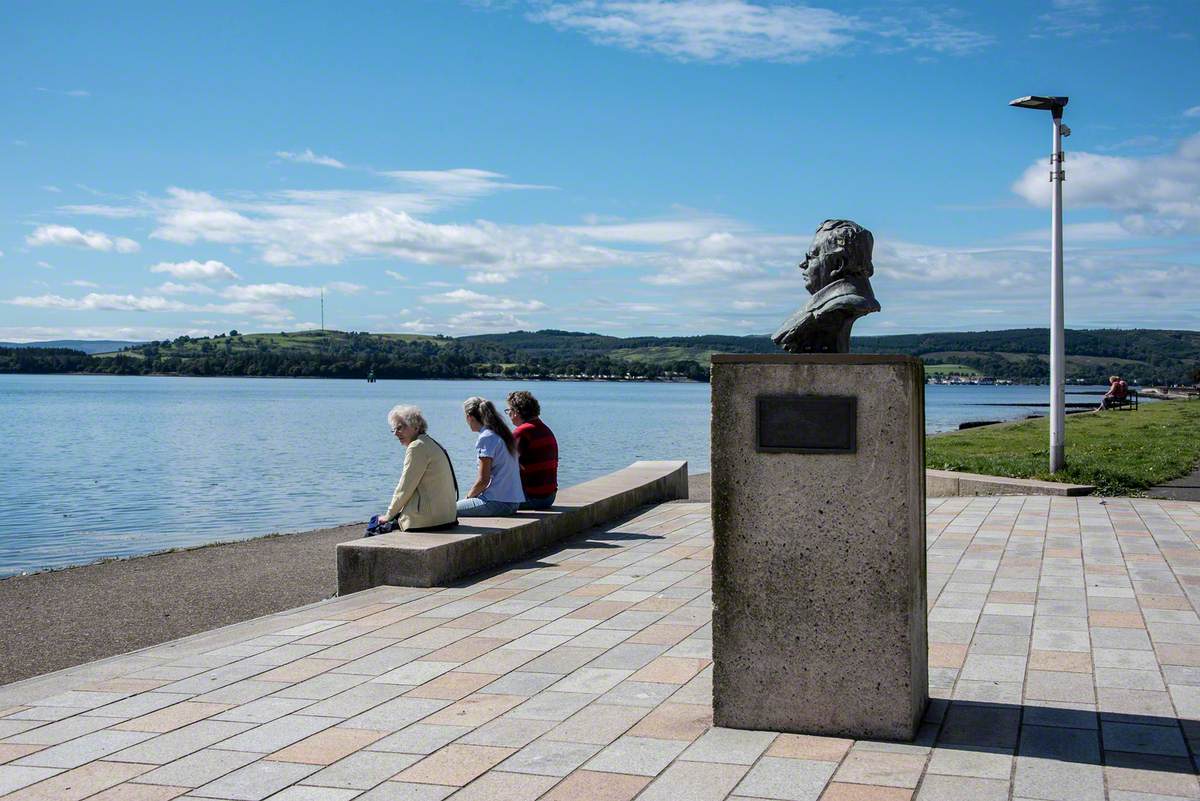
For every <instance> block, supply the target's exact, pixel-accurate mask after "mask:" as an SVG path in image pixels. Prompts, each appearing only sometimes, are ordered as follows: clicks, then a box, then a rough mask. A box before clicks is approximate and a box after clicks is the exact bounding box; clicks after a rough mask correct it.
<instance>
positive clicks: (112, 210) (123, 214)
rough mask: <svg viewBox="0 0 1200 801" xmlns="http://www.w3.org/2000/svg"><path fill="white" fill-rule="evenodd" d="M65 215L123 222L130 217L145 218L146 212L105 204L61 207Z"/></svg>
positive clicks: (59, 208) (130, 207)
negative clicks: (105, 218)
mask: <svg viewBox="0 0 1200 801" xmlns="http://www.w3.org/2000/svg"><path fill="white" fill-rule="evenodd" d="M58 210H59V211H61V212H62V213H64V214H79V215H83V216H85V217H107V218H108V219H111V220H122V219H128V218H130V217H142V216H145V213H146V212H145V210H144V209H139V208H136V207H134V206H111V205H108V204H105V203H79V204H70V205H66V206H59V207H58Z"/></svg>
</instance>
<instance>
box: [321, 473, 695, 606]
mask: <svg viewBox="0 0 1200 801" xmlns="http://www.w3.org/2000/svg"><path fill="white" fill-rule="evenodd" d="M687 496H688V477H687V462H634V463H633V464H632V465H630V466H629V467H626V468H624V469H622V470H618V471H617V472H615V473H609V474H608V475H606V476H601V477H600V478H597V479H594V480H592V481H586V482H584V483H583V484H577V485H576V486H574V487H567V488H566V489H562V490H559V492H558V498H557V500H556V501H555V503H554V508H553V509H551V510H549V511H545V512H518V513H517V515H516V516H515V517H470V518H462V519H461V521H460V522H459V525H457V526H455V527H454V528H452V529H449V530H447V531H431V532H421V531H411V532H410V531H397V532H393V533H391V534H381V535H379V536H377V537H366V538H363V539H360V540H353V541H351V542H343V543H341V544H340V545H338V547H337V563H338V594H339V595H349V594H350V593H352V592H359V591H360V590H367V589H370V588H371V587H378V586H380V585H381V584H388V585H392V586H398V587H436V586H441V585H445V584H448V583H450V582H452V581H454V580H455V579H458V578H461V577H463V576H467V575H470V574H472V573H478V572H480V571H482V570H487V569H489V568H493V567H498V566H499V565H503V564H505V563H507V562H514V561H517V560H519V559H523V558H525V557H526V556H528V555H529V554H531V553H533V552H535V551H537V550H539V549H541V548H545V547H547V546H549V545H552V544H554V543H556V542H558V541H559V540H562V539H565V538H567V537H570V536H572V535H574V534H578V533H580V532H582V531H586V530H587V529H589V528H591V527H592V526H595V525H597V524H599V523H603V522H604V521H606V520H611V519H613V518H615V517H618V516H620V515H622V514H625V513H626V512H629V511H631V510H633V509H636V508H638V507H639V506H644V505H646V504H650V503H658V502H661V501H670V500H676V499H683V498H687Z"/></svg>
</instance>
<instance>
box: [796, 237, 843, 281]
mask: <svg viewBox="0 0 1200 801" xmlns="http://www.w3.org/2000/svg"><path fill="white" fill-rule="evenodd" d="M836 248H837V244H836V243H834V242H832V241H830V237H829V234H828V233H826V234H818V235H817V236H816V237H814V238H813V243H812V247H811V248H809V251H808V254H807V255H806V256H805V257H804V265H803V267H802V269H803V270H804V288H805V289H807V290H808V291H809V293H810V294H811V293H813V292H817V291H819V290H822V289H824V288H825V287H826V286H828V285H829V283H830V280H831V279H830V274H831V273H832V272H833V271H834V270H835V269H836V268H837V267H838V265H839V264H840V260H839V258H838V257H833V258H831V256H832V255H833V254H832V251H834V250H836Z"/></svg>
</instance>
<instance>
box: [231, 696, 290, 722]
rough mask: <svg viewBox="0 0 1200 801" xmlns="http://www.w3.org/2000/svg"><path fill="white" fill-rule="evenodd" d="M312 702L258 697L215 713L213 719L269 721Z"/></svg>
mask: <svg viewBox="0 0 1200 801" xmlns="http://www.w3.org/2000/svg"><path fill="white" fill-rule="evenodd" d="M310 704H312V701H310V700H308V699H307V698H276V697H267V698H258V699H255V700H253V701H250V702H249V703H245V704H241V705H240V706H235V707H233V708H232V709H228V710H226V711H224V712H222V713H221V714H219V715H214V716H213V720H232V721H236V722H240V723H268V722H270V721H272V720H275V719H277V718H281V717H283V716H284V715H290V714H292V713H293V712H298V711H299V710H301V709H304V707H306V706H309V705H310Z"/></svg>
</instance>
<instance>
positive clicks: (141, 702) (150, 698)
mask: <svg viewBox="0 0 1200 801" xmlns="http://www.w3.org/2000/svg"><path fill="white" fill-rule="evenodd" d="M191 697H192V696H190V695H181V694H179V693H160V692H153V691H151V692H145V693H140V694H138V695H134V696H130V697H129V698H124V699H122V700H120V701H117V702H116V703H113V704H108V705H107V706H102V707H100V708H98V709H92V710H89V711H87V712H85V713H84V714H86V715H95V716H98V717H105V718H120V719H122V720H129V719H130V718H136V717H140V716H142V715H147V714H149V713H151V712H156V711H158V710H160V709H163V708H165V707H169V706H173V705H175V704H178V703H179V702H181V701H186V700H188V699H189V698H191Z"/></svg>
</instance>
